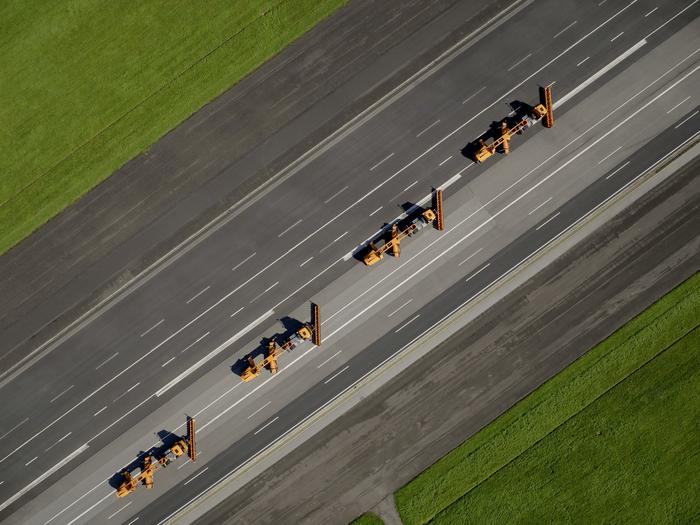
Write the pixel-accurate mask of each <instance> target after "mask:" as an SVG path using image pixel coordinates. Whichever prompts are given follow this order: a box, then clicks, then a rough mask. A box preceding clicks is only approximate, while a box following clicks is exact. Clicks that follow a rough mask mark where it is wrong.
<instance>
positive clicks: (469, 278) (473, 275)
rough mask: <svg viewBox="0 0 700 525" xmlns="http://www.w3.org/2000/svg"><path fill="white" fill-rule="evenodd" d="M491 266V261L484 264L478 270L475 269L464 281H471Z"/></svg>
mask: <svg viewBox="0 0 700 525" xmlns="http://www.w3.org/2000/svg"><path fill="white" fill-rule="evenodd" d="M489 266H491V263H486V264H485V265H483V266H482V267H481V268H479V269H478V270H477V271H475V272H474V273H473V274H471V275H470V276H469V277H467V278H466V279H465V280H464V282H465V283H468V282H469V281H471V280H472V279H473V278H474V277H476V276H477V275H479V274H480V273H481V272H483V271H484V270H485V269H486V268H488V267H489Z"/></svg>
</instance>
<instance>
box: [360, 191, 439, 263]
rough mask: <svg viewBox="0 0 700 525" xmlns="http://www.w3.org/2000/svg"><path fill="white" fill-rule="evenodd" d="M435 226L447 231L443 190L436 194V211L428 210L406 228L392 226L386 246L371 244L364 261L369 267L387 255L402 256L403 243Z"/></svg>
mask: <svg viewBox="0 0 700 525" xmlns="http://www.w3.org/2000/svg"><path fill="white" fill-rule="evenodd" d="M430 224H434V225H435V227H436V228H437V229H438V230H444V229H445V217H444V215H443V209H442V190H437V191H436V192H435V209H432V208H431V209H428V210H425V211H424V212H422V213H420V214H419V215H417V216H416V217H414V218H413V219H412V220H411V221H410V222H409V223H408V224H407V225H406V226H404V227H400V226H399V224H398V223H395V224H393V225H392V226H391V232H390V237H389V239H387V240H386V241H384V244H382V245H380V246H378V245H377V244H375V243H374V242H370V243H369V248H368V251H367V253H366V254H365V256H364V257H363V258H362V261H363V262H364V263H365V264H366V265H367V266H372V265H373V264H376V263H378V262H379V261H381V260H382V259H383V258H384V256H385V255H386V254H387V253H391V254H392V255H393V256H394V257H400V256H401V241H402V240H404V239H405V238H406V237H411V236H412V235H413V234H414V233H416V232H417V231H418V230H422V229H423V228H425V227H426V226H429V225H430Z"/></svg>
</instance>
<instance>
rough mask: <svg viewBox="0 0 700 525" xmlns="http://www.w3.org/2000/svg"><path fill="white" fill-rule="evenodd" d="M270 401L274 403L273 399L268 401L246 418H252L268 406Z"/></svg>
mask: <svg viewBox="0 0 700 525" xmlns="http://www.w3.org/2000/svg"><path fill="white" fill-rule="evenodd" d="M270 403H272V401H268V402H267V403H265V404H264V405H263V406H261V407H260V408H258V409H257V410H256V411H255V412H253V413H252V414H251V415H249V416H248V417H247V418H246V419H250V418H251V417H253V416H254V415H255V414H257V413H259V412H260V411H261V410H262V409H264V408H266V407H267V406H268V405H269V404H270Z"/></svg>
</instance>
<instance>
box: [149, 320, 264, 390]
mask: <svg viewBox="0 0 700 525" xmlns="http://www.w3.org/2000/svg"><path fill="white" fill-rule="evenodd" d="M273 313H275V312H274V310H268V311H267V312H265V313H264V314H263V315H261V316H260V317H258V318H257V319H256V320H255V321H253V322H252V323H250V324H249V325H248V326H246V327H245V328H244V329H243V330H241V331H240V332H238V333H237V334H236V335H234V336H233V337H231V338H230V339H228V340H227V341H225V342H224V343H222V344H221V345H219V346H218V347H217V348H216V349H214V350H212V351H211V352H210V353H209V354H207V355H206V356H204V357H203V358H202V359H200V360H199V361H197V362H196V363H195V364H193V365H192V366H191V367H189V368H188V369H187V370H185V371H184V372H182V373H181V374H180V375H178V376H177V377H176V378H175V379H173V380H172V381H170V382H169V383H168V384H167V385H165V386H164V387H163V388H161V389H160V390H158V391H157V392H156V394H155V395H156V397H160V396H162V395H163V394H164V393H165V392H167V391H168V390H170V389H171V388H172V387H174V386H175V385H176V384H178V383H179V382H180V381H182V380H183V379H184V378H185V377H187V376H188V375H190V374H191V373H192V372H194V371H195V370H197V369H198V368H199V367H200V366H202V365H203V364H204V363H206V362H207V361H209V360H210V359H212V358H214V357H216V356H217V355H218V354H219V353H221V352H222V351H224V350H225V349H226V348H228V347H229V346H231V345H232V344H233V343H234V342H236V341H238V340H239V339H240V338H241V337H243V336H244V335H245V334H247V333H248V332H250V331H251V330H252V329H253V328H255V327H256V326H258V325H259V324H260V323H262V322H263V321H264V320H265V319H267V318H268V317H270V316H271V315H272V314H273Z"/></svg>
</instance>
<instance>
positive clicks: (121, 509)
mask: <svg viewBox="0 0 700 525" xmlns="http://www.w3.org/2000/svg"><path fill="white" fill-rule="evenodd" d="M132 503H133V501H130V502H128V503H125V504H124V505H123V506H122V507H120V508H119V510H117V511H115V512H113V513H112V514H110V515H109V516H107V519H108V520H111V519H112V518H113V517H114V516H116V515H117V514H119V513H120V512H121V511H123V510H124V509H125V508H127V507H128V506H129V505H131V504H132Z"/></svg>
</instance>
